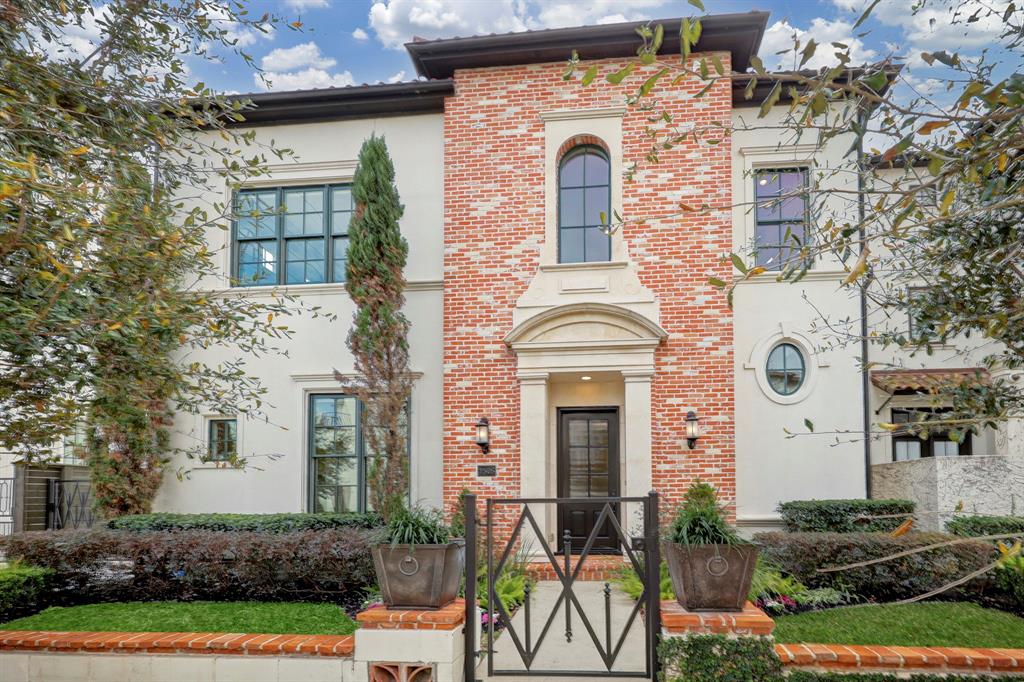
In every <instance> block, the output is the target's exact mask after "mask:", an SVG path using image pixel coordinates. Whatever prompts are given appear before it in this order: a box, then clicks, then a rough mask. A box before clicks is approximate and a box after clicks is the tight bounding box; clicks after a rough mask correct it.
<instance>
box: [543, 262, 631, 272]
mask: <svg viewBox="0 0 1024 682" xmlns="http://www.w3.org/2000/svg"><path fill="white" fill-rule="evenodd" d="M627 265H629V263H628V262H626V261H624V260H605V261H598V262H596V263H550V264H548V265H541V266H540V270H541V272H588V271H592V270H617V269H619V268H624V267H626V266H627Z"/></svg>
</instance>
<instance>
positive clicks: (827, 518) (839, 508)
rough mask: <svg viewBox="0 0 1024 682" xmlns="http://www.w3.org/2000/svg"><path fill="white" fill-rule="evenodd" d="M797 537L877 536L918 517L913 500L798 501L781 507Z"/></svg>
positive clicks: (790, 528)
mask: <svg viewBox="0 0 1024 682" xmlns="http://www.w3.org/2000/svg"><path fill="white" fill-rule="evenodd" d="M779 513H780V514H781V515H782V521H783V522H784V523H785V524H786V530H788V531H790V532H793V533H800V532H807V533H859V532H863V533H873V532H886V531H890V530H893V529H894V528H896V527H897V526H899V525H900V524H901V523H903V522H904V521H906V520H907V519H908V518H910V516H912V515H913V513H914V503H913V502H911V501H910V500H794V501H792V502H783V503H782V504H780V505H779Z"/></svg>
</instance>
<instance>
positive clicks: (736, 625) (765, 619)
mask: <svg viewBox="0 0 1024 682" xmlns="http://www.w3.org/2000/svg"><path fill="white" fill-rule="evenodd" d="M661 627H662V628H663V629H664V630H665V632H666V633H668V634H669V635H677V636H678V635H743V636H762V637H765V636H768V635H770V634H772V630H774V629H775V621H774V620H772V619H771V618H770V617H769V616H768V615H767V614H765V612H764V611H762V610H761V609H759V608H757V607H756V606H754V605H753V604H752V603H750V602H749V601H748V602H747V604H746V606H745V607H743V610H742V611H740V612H732V611H700V612H697V611H687V610H686V609H684V608H683V607H682V606H680V605H679V602H677V601H674V600H668V599H666V600H663V601H662V602H661Z"/></svg>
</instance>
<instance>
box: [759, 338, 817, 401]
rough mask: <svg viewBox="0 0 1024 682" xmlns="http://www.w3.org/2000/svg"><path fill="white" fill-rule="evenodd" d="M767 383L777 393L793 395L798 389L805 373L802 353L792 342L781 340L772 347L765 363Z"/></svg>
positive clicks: (804, 361) (805, 368) (805, 364)
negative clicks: (781, 341)
mask: <svg viewBox="0 0 1024 682" xmlns="http://www.w3.org/2000/svg"><path fill="white" fill-rule="evenodd" d="M765 373H766V375H767V377H768V385H769V386H771V388H772V390H773V391H775V392H776V393H778V394H779V395H787V396H788V395H793V394H794V393H796V392H797V391H799V390H800V387H801V386H803V384H804V378H805V377H806V375H807V362H806V360H805V359H804V354H803V353H802V352H801V351H800V349H799V348H797V347H796V346H795V345H793V344H792V343H787V342H783V343H780V344H778V345H776V346H775V347H774V348H772V350H771V352H770V353H768V361H767V362H766V363H765Z"/></svg>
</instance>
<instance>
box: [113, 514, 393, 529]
mask: <svg viewBox="0 0 1024 682" xmlns="http://www.w3.org/2000/svg"><path fill="white" fill-rule="evenodd" d="M380 525H381V520H380V517H379V516H377V515H376V514H304V513H299V514H133V515H130V516H119V517H117V518H115V519H111V520H110V521H108V522H107V527H109V528H112V529H113V530H130V531H176V530H214V531H240V532H254V533H292V532H296V531H303V530H327V529H331V528H364V529H370V528H376V527H379V526H380Z"/></svg>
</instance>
